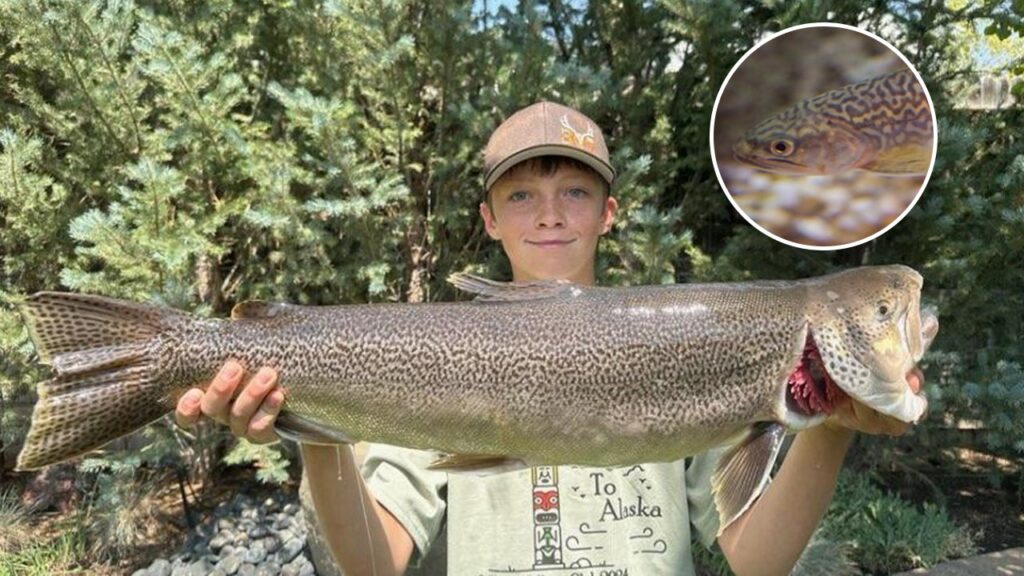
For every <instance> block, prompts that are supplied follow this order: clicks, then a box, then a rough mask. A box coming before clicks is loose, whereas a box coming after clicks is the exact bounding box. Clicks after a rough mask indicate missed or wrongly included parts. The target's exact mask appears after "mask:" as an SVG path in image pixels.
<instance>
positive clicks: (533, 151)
mask: <svg viewBox="0 0 1024 576" xmlns="http://www.w3.org/2000/svg"><path fill="white" fill-rule="evenodd" d="M538 156H566V157H568V158H572V159H574V160H579V161H580V162H583V163H584V164H586V165H587V166H590V167H591V168H593V169H594V171H595V172H597V173H598V174H600V175H601V177H602V178H604V179H605V180H606V181H607V182H608V184H609V185H611V183H612V182H613V181H614V180H615V170H614V169H613V168H612V167H611V166H610V165H609V164H608V163H607V162H605V161H603V160H601V159H600V158H598V157H597V156H594V155H593V154H588V153H587V152H584V151H583V150H580V149H579V148H574V147H572V146H560V145H558V144H541V145H540V146H533V147H530V148H526V149H523V150H520V151H519V152H516V153H515V154H513V155H511V156H509V157H508V158H505V159H504V160H502V161H501V162H499V163H498V164H497V165H495V166H494V168H492V169H491V171H490V172H488V173H487V178H486V179H485V180H484V190H490V189H491V186H493V185H494V183H495V182H497V181H498V178H501V176H502V174H504V173H505V172H508V171H509V169H510V168H512V167H513V166H515V165H516V164H519V163H520V162H522V161H524V160H529V159H530V158H537V157H538Z"/></svg>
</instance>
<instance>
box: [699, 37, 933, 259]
mask: <svg viewBox="0 0 1024 576" xmlns="http://www.w3.org/2000/svg"><path fill="white" fill-rule="evenodd" d="M819 27H825V28H841V29H844V30H850V31H853V32H857V33H858V34H863V35H865V36H867V37H869V38H871V39H873V40H875V41H876V42H879V43H881V44H882V45H884V46H885V47H886V48H888V49H889V50H892V52H893V53H894V54H896V55H897V56H899V57H900V60H902V61H903V63H904V64H906V65H907V68H909V69H910V71H911V72H913V73H914V77H915V78H917V81H918V83H920V84H921V88H922V89H923V90H924V95H925V98H927V99H928V108H929V109H930V110H931V113H932V159H931V162H930V163H929V164H928V173H927V174H925V177H924V182H922V183H921V189H920V190H918V191H917V195H916V196H914V200H913V202H911V203H910V204H909V205H907V208H906V209H905V210H904V211H903V213H902V214H900V215H899V216H898V217H897V218H896V219H894V220H893V221H892V222H890V223H889V225H888V226H886V227H885V228H882V229H881V230H879V231H878V232H875V233H874V234H872V235H871V236H868V237H866V238H861V239H860V240H857V241H855V242H849V243H847V244H839V245H836V246H813V245H806V244H798V243H796V242H793V241H792V240H787V239H785V238H782V237H780V236H776V235H775V234H773V233H772V232H770V231H769V230H767V229H766V228H764V227H762V226H761V225H760V224H758V223H757V222H756V221H754V219H753V218H751V217H750V216H748V215H747V213H746V212H744V211H743V210H742V209H741V208H740V207H739V205H738V204H737V203H736V201H735V200H734V199H733V197H732V194H730V193H729V188H728V187H726V185H725V179H723V178H722V172H721V170H719V169H718V158H717V156H716V155H715V120H716V119H717V118H718V103H719V101H721V99H722V93H723V92H725V87H726V86H728V85H729V81H730V80H732V75H733V73H735V72H736V70H737V69H738V68H739V67H740V66H741V65H742V64H743V62H744V61H745V60H746V59H747V58H748V57H749V56H750V55H751V54H753V53H754V52H756V51H757V50H758V49H760V48H761V47H762V46H764V45H765V44H767V43H768V42H771V41H772V40H775V39H776V38H779V37H780V36H782V35H783V34H789V33H790V32H795V31H797V30H802V29H804V28H819ZM709 136H710V140H711V164H712V165H714V167H715V176H716V177H717V178H718V185H719V186H721V188H722V192H723V193H724V194H725V197H726V198H728V199H729V203H730V204H732V207H733V208H734V209H735V210H736V211H737V212H739V214H740V216H743V219H744V220H746V221H747V223H749V224H750V225H751V226H753V227H754V228H756V229H757V230H758V231H760V232H761V233H762V234H764V235H765V236H768V237H769V238H772V239H773V240H776V241H778V242H782V243H783V244H786V245H787V246H792V247H794V248H802V249H804V250H818V251H827V250H843V249H846V248H853V247H854V246H859V245H861V244H864V243H865V242H870V241H872V240H874V239H875V238H878V237H879V236H881V235H882V234H885V233H886V232H888V231H889V230H890V229H892V227H893V226H896V225H897V224H899V223H900V222H902V221H903V219H904V218H905V217H906V216H907V214H909V213H910V211H911V210H913V209H914V206H916V205H917V201H918V200H920V199H921V194H922V193H923V192H924V189H925V188H927V187H928V181H929V180H931V178H932V170H934V169H935V156H936V154H937V152H938V149H939V123H938V119H937V118H936V117H935V104H934V103H933V102H932V95H931V93H930V92H929V91H928V85H927V84H925V83H924V79H922V78H921V74H920V73H918V71H917V68H916V67H915V66H914V65H913V64H911V63H910V60H908V59H907V57H906V56H904V55H903V53H902V52H900V51H899V50H897V49H896V47H895V46H893V45H892V44H890V43H889V42H887V41H886V40H885V39H883V38H880V37H878V36H877V35H876V34H874V33H872V32H869V31H867V30H864V29H862V28H857V27H855V26H850V25H847V24H838V23H835V22H812V23H810V24H800V25H797V26H791V27H789V28H786V29H785V30H781V31H779V32H776V33H775V34H772V35H771V36H769V37H767V38H765V39H764V40H761V41H760V42H758V43H757V44H755V45H754V47H753V48H751V49H750V50H747V52H746V54H744V55H743V56H742V57H741V58H740V59H739V61H738V62H736V64H734V65H733V67H732V70H729V74H727V75H726V76H725V80H724V81H723V82H722V86H721V87H720V88H719V89H718V96H716V97H715V106H714V108H712V109H711V130H710V134H709Z"/></svg>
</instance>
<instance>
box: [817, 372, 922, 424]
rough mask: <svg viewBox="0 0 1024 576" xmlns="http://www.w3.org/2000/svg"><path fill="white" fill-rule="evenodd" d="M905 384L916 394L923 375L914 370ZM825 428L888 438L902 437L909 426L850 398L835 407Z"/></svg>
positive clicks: (908, 375)
mask: <svg viewBox="0 0 1024 576" xmlns="http://www.w3.org/2000/svg"><path fill="white" fill-rule="evenodd" d="M907 384H908V385H909V386H910V389H911V390H912V391H913V392H914V393H915V394H916V393H918V392H920V391H921V387H922V386H924V374H922V373H921V370H919V369H918V368H914V369H913V370H911V371H910V373H908V374H907ZM825 426H826V427H828V428H830V429H832V430H839V429H842V428H845V429H847V430H855V431H857V432H863V433H865V434H887V435H889V436H902V435H903V434H905V433H906V432H907V430H909V429H910V424H907V423H906V422H903V421H900V420H897V419H895V418H893V417H892V416H886V415H885V414H882V413H881V412H878V411H877V410H875V409H873V408H869V407H868V406H866V405H864V404H862V403H860V402H858V401H856V400H854V399H852V398H850V400H849V401H848V402H843V403H842V404H839V405H838V406H836V411H835V412H833V413H832V416H830V417H829V419H828V420H826V421H825Z"/></svg>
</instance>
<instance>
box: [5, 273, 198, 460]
mask: <svg viewBox="0 0 1024 576" xmlns="http://www.w3.org/2000/svg"><path fill="white" fill-rule="evenodd" d="M22 316H23V317H24V318H25V322H26V324H27V325H28V330H29V335H30V336H31V337H32V342H33V343H34V344H35V347H36V351H37V352H38V353H39V356H40V359H41V361H42V363H43V364H49V365H50V366H52V367H53V369H54V371H55V372H56V373H57V375H56V377H54V378H53V379H51V380H47V381H45V382H41V383H40V384H39V388H38V393H39V401H38V402H36V406H35V409H34V410H33V412H32V423H31V426H30V428H29V431H28V437H27V438H26V439H25V446H24V448H22V451H21V454H20V455H19V456H18V465H17V469H18V470H34V469H36V468H42V467H43V466H49V465H50V464H55V463H57V462H60V461H62V460H66V459H68V458H72V457H75V456H79V455H81V454H84V453H86V452H88V451H90V450H94V449H96V448H99V447H101V446H103V445H104V444H106V443H108V442H110V441H112V440H115V439H117V438H119V437H121V436H123V435H125V434H128V433H130V432H133V431H135V430H137V429H139V428H141V427H143V426H145V425H146V424H149V423H150V422H152V421H154V420H156V419H158V418H160V417H161V416H163V415H164V414H166V413H167V412H168V411H169V410H170V409H171V406H169V405H168V399H167V398H166V395H167V394H166V393H167V391H166V390H165V389H164V385H162V384H161V383H160V382H159V381H158V380H157V378H158V376H159V374H158V368H159V366H158V364H157V362H158V351H159V345H160V338H159V335H160V333H161V332H162V331H165V330H166V329H167V328H169V327H171V326H174V325H175V324H179V323H181V322H182V321H187V319H188V316H187V315H185V314H183V313H181V312H178V311H176V310H171V309H169V308H160V307H157V306H151V305H147V304H136V303H133V302H125V301H121V300H114V299H111V298H104V297H102V296H90V295H84V294H65V293H57V292H40V293H38V294H35V295H33V296H31V297H29V298H28V299H27V300H26V302H25V304H24V305H23V306H22Z"/></svg>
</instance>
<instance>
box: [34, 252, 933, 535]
mask: <svg viewBox="0 0 1024 576" xmlns="http://www.w3.org/2000/svg"><path fill="white" fill-rule="evenodd" d="M455 283H456V285H457V286H459V287H460V288H462V289H464V290H468V291H470V292H473V293H476V294H478V298H477V300H476V301H472V302H461V303H436V304H373V305H352V306H333V307H303V306H293V305H289V304H279V303H263V302H250V303H244V304H241V305H239V306H238V307H236V310H235V312H234V313H233V319H232V320H216V319H197V318H194V317H191V316H189V315H187V314H184V313H181V312H178V311H175V310H171V309H168V308H161V307H156V306H151V305H145V304H136V303H130V302H123V301H118V300H112V299H108V298H102V297H97V296H87V295H76V294H59V293H40V294H37V295H35V296H32V297H30V298H29V299H28V301H27V302H26V303H25V306H24V315H25V317H26V320H27V322H28V325H29V329H30V334H31V335H32V338H33V340H34V342H35V345H36V347H37V349H38V350H39V352H40V357H41V359H42V361H43V362H44V363H48V364H50V365H52V367H53V368H54V370H55V371H56V373H57V375H56V377H55V378H54V379H52V380H49V381H47V382H44V383H42V384H40V387H39V402H38V403H37V405H36V407H35V411H34V413H33V417H32V424H31V429H30V431H29V435H28V438H27V440H26V443H25V447H24V449H23V451H22V453H21V455H20V456H19V461H18V466H19V468H20V469H33V468H38V467H41V466H46V465H48V464H52V463H54V462H58V461H60V460H64V459H67V458H70V457H73V456H76V455H79V454H82V453H84V452H86V451H88V450H92V449H95V448H97V447H99V446H102V445H103V444H105V443H107V442H109V441H110V440H113V439H114V438H117V437H119V436H121V435H124V434H127V433H129V432H131V431H133V430H135V429H137V428H139V427H141V426H143V425H145V424H147V423H149V422H152V421H153V420H155V419H157V418H160V417H161V416H163V415H164V414H167V413H168V412H169V411H171V410H173V408H174V406H175V405H176V403H177V400H178V398H180V396H181V394H182V393H184V391H185V390H187V389H189V388H191V387H193V386H204V385H206V383H208V382H210V381H211V380H212V378H213V376H214V374H215V372H216V371H217V369H218V368H219V367H220V366H221V365H222V364H223V363H224V362H225V361H227V360H229V359H235V360H238V361H240V362H242V363H243V364H244V365H246V366H249V367H257V366H264V365H267V366H273V367H275V368H276V369H277V370H278V379H279V383H280V385H281V386H282V387H283V388H284V389H285V391H286V400H285V403H284V405H283V407H282V411H281V414H280V415H279V416H278V419H277V424H278V429H279V431H280V432H281V433H282V434H283V435H286V436H288V437H292V438H295V439H298V440H302V441H311V442H351V441H359V440H365V441H372V442H381V443H388V444H396V445H402V446H408V447H413V448H421V449H431V450H439V451H442V452H447V453H450V454H453V455H455V456H453V457H452V458H450V459H449V460H447V461H446V462H442V463H441V465H442V466H448V467H455V468H458V467H461V466H464V465H466V464H467V463H477V464H479V463H481V462H483V463H488V462H493V461H498V460H504V459H515V460H521V461H523V462H526V463H529V464H580V465H596V466H615V465H627V464H635V463H642V462H654V461H670V460H676V459H679V458H682V457H685V456H689V455H693V454H697V453H700V452H703V451H705V450H707V449H709V448H712V447H716V446H720V445H723V444H735V448H734V451H735V453H734V454H731V455H730V456H729V457H727V458H725V461H726V462H727V463H728V462H731V463H732V464H733V466H732V468H731V469H730V468H729V466H726V465H723V466H722V468H721V470H720V471H719V472H718V476H717V481H716V482H717V483H716V485H717V486H719V489H718V492H719V493H720V494H721V495H722V498H724V499H727V501H720V502H719V505H720V506H721V507H722V509H723V510H724V512H723V526H724V525H725V524H727V523H728V521H731V519H732V518H734V517H735V516H736V515H738V514H739V512H740V511H742V509H745V507H746V506H747V505H749V502H750V501H751V500H752V498H753V496H752V495H753V494H756V491H755V490H756V489H757V488H758V487H759V486H760V485H761V484H763V482H764V481H765V479H766V477H767V471H768V469H770V466H771V462H772V461H773V460H774V458H775V454H776V453H777V451H778V446H779V445H780V444H781V440H782V437H783V436H784V434H785V432H787V431H793V430H799V429H802V428H805V427H808V426H812V425H815V424H817V423H820V422H821V421H822V420H824V419H825V418H826V417H827V415H828V412H829V411H830V410H831V408H832V407H834V404H835V402H836V401H837V399H838V398H840V397H841V396H842V395H844V394H849V395H851V396H853V397H855V398H857V399H861V400H863V401H865V402H866V403H868V404H869V405H870V406H872V407H873V408H875V409H877V410H879V411H881V412H884V413H886V414H890V415H893V416H895V417H897V418H899V419H901V420H904V421H908V422H911V421H916V420H917V419H918V418H920V417H921V415H922V414H923V412H924V405H925V400H924V398H923V396H920V395H917V394H914V393H913V392H912V391H911V390H910V389H909V387H908V386H907V384H906V382H905V380H904V375H905V374H906V373H907V372H908V371H909V370H910V369H911V368H912V367H913V366H914V364H915V362H916V361H917V360H919V359H920V357H921V354H922V353H923V352H924V350H925V349H926V348H927V346H928V344H929V343H930V342H931V339H932V338H933V337H934V335H935V331H936V330H937V321H936V320H935V318H934V316H931V315H930V314H927V313H925V315H924V317H922V316H921V312H920V310H919V304H920V301H919V298H920V289H921V277H920V275H918V274H917V273H916V272H915V271H913V270H912V269H910V268H906V267H902V266H888V267H877V268H861V269H855V270H851V271H847V272H842V273H838V274H835V275H831V276H824V277H821V278H813V279H807V280H799V281H775V282H746V283H735V284H693V285H676V286H645V287H636V288H596V287H584V286H578V285H574V284H569V283H564V282H535V283H527V284H503V283H497V282H491V281H487V280H483V279H479V278H475V277H469V276H460V277H457V278H456V279H455ZM879 306H883V307H884V308H885V310H881V311H880V310H879ZM809 351H812V352H813V353H812V352H809ZM749 453H754V457H752V458H746V459H744V457H743V456H744V455H749ZM737 462H741V464H736V463H737ZM751 462H753V464H751ZM751 466H753V468H751ZM751 469H753V470H754V474H753V476H751V474H750V473H749V472H750V470H751ZM751 478H753V479H751ZM755 480H756V484H757V485H756V486H755V485H754V484H751V483H752V482H754V481H755ZM744 483H746V484H744ZM732 484H736V485H738V488H737V489H735V490H734V489H732V488H731V487H730V486H731V485H732ZM723 486H724V487H723Z"/></svg>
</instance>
